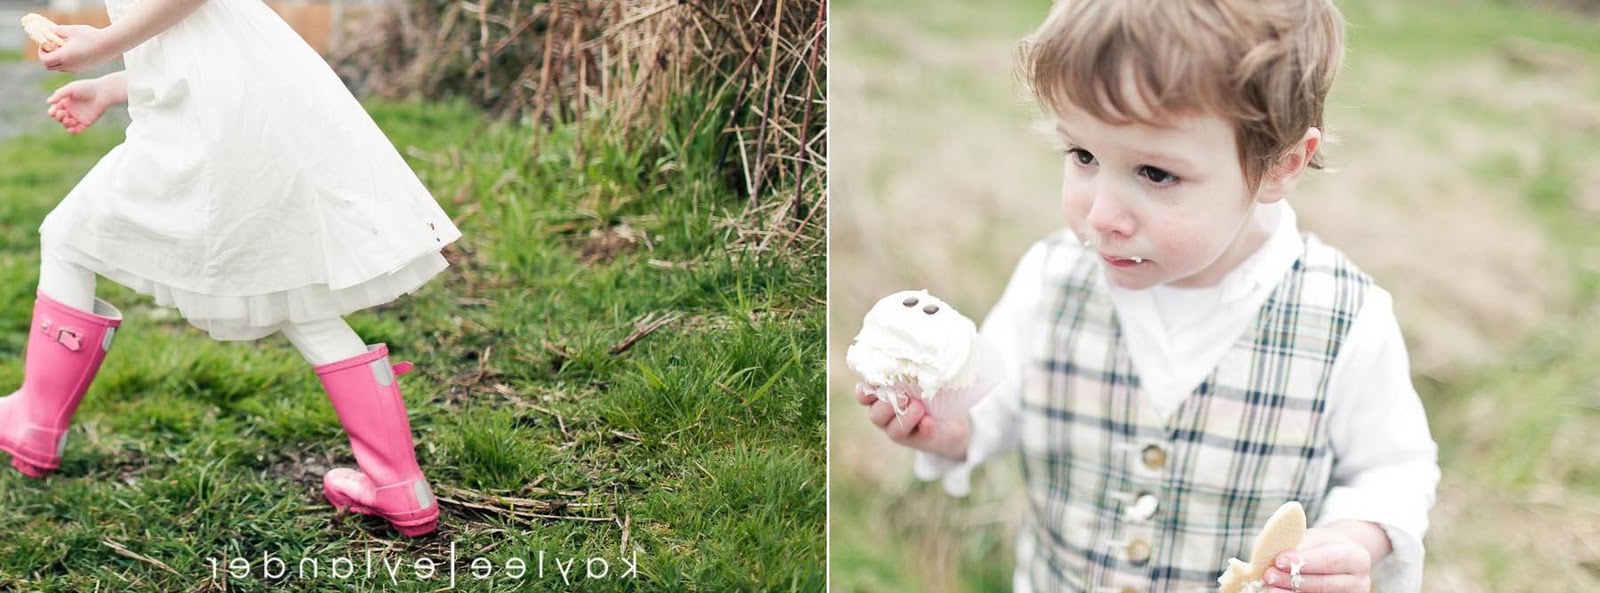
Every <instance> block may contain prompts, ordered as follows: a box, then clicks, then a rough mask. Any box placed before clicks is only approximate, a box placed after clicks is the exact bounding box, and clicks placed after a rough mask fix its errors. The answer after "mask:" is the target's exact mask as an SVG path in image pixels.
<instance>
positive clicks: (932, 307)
mask: <svg viewBox="0 0 1600 593" xmlns="http://www.w3.org/2000/svg"><path fill="white" fill-rule="evenodd" d="M922 312H923V313H927V314H929V315H932V314H934V313H938V312H939V306H938V305H928V306H926V307H923V308H922Z"/></svg>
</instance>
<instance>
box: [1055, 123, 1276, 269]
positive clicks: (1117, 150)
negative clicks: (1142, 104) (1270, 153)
mask: <svg viewBox="0 0 1600 593" xmlns="http://www.w3.org/2000/svg"><path fill="white" fill-rule="evenodd" d="M1056 131H1057V133H1058V134H1059V135H1060V138H1061V142H1062V143H1063V149H1064V150H1065V151H1066V158H1065V160H1064V161H1065V174H1064V175H1063V176H1062V183H1061V198H1062V205H1063V208H1064V209H1065V214H1066V217H1067V224H1068V226H1069V227H1070V228H1071V229H1072V231H1073V232H1074V233H1075V234H1077V236H1078V238H1079V239H1081V240H1083V241H1085V242H1087V244H1088V246H1089V248H1090V249H1092V250H1094V251H1095V252H1097V253H1098V254H1099V255H1100V258H1101V262H1100V263H1101V264H1102V267H1103V268H1104V269H1105V273H1106V278H1107V279H1108V280H1109V281H1111V283H1112V284H1114V285H1116V286H1118V287H1121V288H1124V289H1129V290H1139V289H1144V288H1149V287H1152V286H1157V285H1161V284H1171V285H1174V286H1180V287H1199V286H1211V285H1214V284H1216V283H1217V282H1219V281H1220V280H1221V279H1222V277H1223V276H1225V275H1226V274H1227V272H1228V271H1229V270H1231V269H1232V268H1233V267H1234V266H1235V265H1237V264H1238V262H1239V261H1241V258H1238V257H1223V256H1224V255H1225V254H1226V255H1230V256H1232V255H1236V254H1237V252H1239V251H1240V247H1239V246H1240V245H1241V244H1242V243H1244V242H1245V240H1244V237H1245V235H1246V233H1245V232H1244V231H1245V229H1246V228H1247V227H1246V225H1245V222H1246V221H1248V220H1249V217H1250V214H1251V211H1252V208H1253V207H1254V201H1253V200H1252V199H1251V195H1250V191H1249V190H1248V189H1247V188H1246V186H1245V179H1244V173H1243V171H1242V169H1241V168H1240V164H1239V155H1238V151H1237V148H1236V146H1235V144H1234V132H1233V128H1232V127H1231V126H1230V125H1229V124H1228V122H1227V121H1226V120H1224V119H1223V118H1221V117H1220V116H1204V117H1187V118H1182V119H1176V120H1174V121H1172V122H1171V124H1170V127H1153V126H1148V125H1143V124H1128V125H1112V124H1108V123H1105V122H1103V121H1100V120H1097V119H1095V118H1093V117H1091V116H1089V115H1088V114H1086V113H1085V112H1083V111H1081V110H1078V109H1076V108H1073V107H1071V106H1068V107H1067V108H1065V109H1063V110H1062V112H1061V117H1060V119H1059V120H1058V121H1057V126H1056Z"/></svg>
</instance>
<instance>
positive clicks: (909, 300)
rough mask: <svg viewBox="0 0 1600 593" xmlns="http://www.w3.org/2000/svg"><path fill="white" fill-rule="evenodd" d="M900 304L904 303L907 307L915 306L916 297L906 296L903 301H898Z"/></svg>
mask: <svg viewBox="0 0 1600 593" xmlns="http://www.w3.org/2000/svg"><path fill="white" fill-rule="evenodd" d="M900 304H902V305H905V306H907V307H915V306H917V297H906V300H905V302H903V303H900Z"/></svg>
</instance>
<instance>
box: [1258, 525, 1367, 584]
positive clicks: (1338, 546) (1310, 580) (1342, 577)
mask: <svg viewBox="0 0 1600 593" xmlns="http://www.w3.org/2000/svg"><path fill="white" fill-rule="evenodd" d="M1297 563H1298V564H1300V584H1299V586H1298V587H1296V586H1294V583H1293V582H1292V577H1291V576H1290V574H1291V568H1292V567H1294V565H1295V564H1297ZM1265 580H1266V582H1267V585H1268V588H1267V591H1268V592H1270V593H1295V592H1298V593H1368V592H1369V591H1371V590H1372V553H1371V552H1369V551H1368V550H1367V548H1365V547H1363V546H1362V545H1361V544H1360V543H1357V542H1356V540H1354V539H1351V538H1350V537H1349V536H1347V535H1345V534H1344V533H1341V532H1339V531H1337V530H1333V529H1307V530H1306V535H1305V538H1304V539H1302V540H1301V541H1300V547H1299V548H1297V549H1294V550H1289V551H1287V552H1284V553H1282V554H1278V557H1277V558H1276V559H1275V560H1274V561H1273V566H1272V568H1269V569H1267V574H1266V575H1265Z"/></svg>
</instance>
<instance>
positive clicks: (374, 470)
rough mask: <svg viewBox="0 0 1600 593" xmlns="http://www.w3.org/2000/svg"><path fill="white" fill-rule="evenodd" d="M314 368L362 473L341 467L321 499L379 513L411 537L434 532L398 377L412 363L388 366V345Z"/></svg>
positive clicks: (435, 512) (326, 479) (429, 494)
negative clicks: (346, 435)
mask: <svg viewBox="0 0 1600 593" xmlns="http://www.w3.org/2000/svg"><path fill="white" fill-rule="evenodd" d="M367 349H368V352H367V353H366V354H362V355H360V356H356V357H353V358H348V359H345V360H341V361H339V362H335V363H329V364H326V365H323V366H319V367H317V368H316V371H317V376H318V377H319V378H321V379H322V386H323V388H325V389H327V390H328V399H329V400H331V401H332V402H333V410H334V411H335V412H337V413H338V414H339V423H340V424H342V425H344V430H345V432H346V433H348V434H349V435H350V449H351V450H352V451H353V452H354V453H355V456H356V464H357V465H359V466H361V469H360V471H357V470H352V469H346V468H337V469H334V470H333V471H330V472H328V474H327V475H325V476H323V477H322V495H323V496H324V497H326V498H327V499H328V502H329V503H332V504H333V506H334V507H336V508H339V509H341V510H350V511H354V512H357V513H361V514H363V515H376V516H378V517H382V518H383V519H384V520H387V521H388V522H389V523H392V524H393V525H394V526H395V528H396V529H399V530H400V533H403V534H405V535H406V536H407V537H417V536H419V535H422V534H425V533H428V532H430V531H433V530H434V528H435V527H437V526H438V520H439V506H438V505H437V504H435V503H434V500H433V491H432V490H430V489H429V488H428V480H427V478H424V477H423V476H422V470H421V469H420V468H418V467H417V456H416V452H415V450H414V449H413V445H412V443H411V422H410V421H409V420H407V419H406V406H405V402H404V401H402V400H401V398H400V385H399V384H398V382H397V381H396V380H395V377H396V376H397V375H404V374H406V373H407V372H409V371H410V370H411V363H409V362H402V363H400V364H397V365H393V366H391V365H390V364H389V347H388V346H386V345H384V344H379V345H376V346H367Z"/></svg>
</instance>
